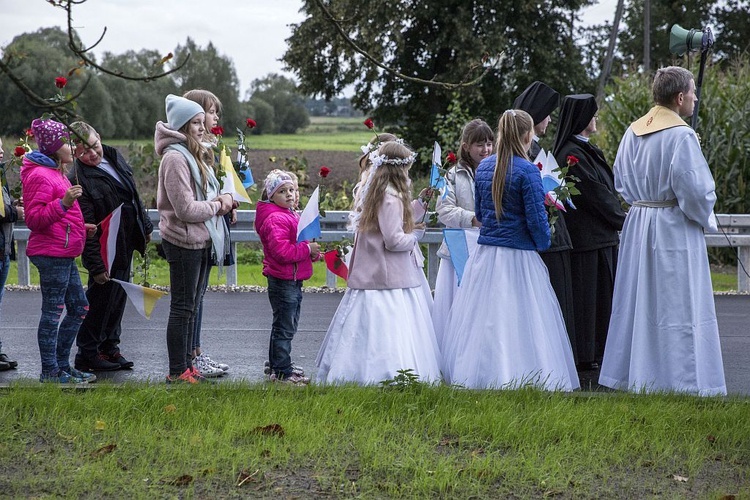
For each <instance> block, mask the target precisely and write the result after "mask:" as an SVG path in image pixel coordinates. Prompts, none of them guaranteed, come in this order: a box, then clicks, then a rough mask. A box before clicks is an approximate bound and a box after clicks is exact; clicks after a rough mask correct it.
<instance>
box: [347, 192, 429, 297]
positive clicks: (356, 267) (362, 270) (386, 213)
mask: <svg viewBox="0 0 750 500" xmlns="http://www.w3.org/2000/svg"><path fill="white" fill-rule="evenodd" d="M403 220H404V206H403V204H402V202H401V200H400V199H399V198H398V196H397V195H396V193H395V191H393V190H391V189H388V190H387V191H386V193H385V197H384V198H383V202H382V203H381V205H380V208H379V209H378V225H379V229H378V230H374V231H373V230H370V231H361V230H360V231H359V232H358V233H357V234H356V236H355V239H354V250H353V251H352V257H351V260H350V262H349V280H348V282H347V286H348V287H349V288H355V289H363V290H388V289H395V288H414V287H417V286H419V285H420V282H421V281H420V278H419V274H418V273H421V272H422V270H421V269H420V268H419V267H417V259H416V258H415V255H414V252H419V251H420V250H419V245H417V237H416V236H415V235H414V234H412V233H405V232H404V228H403Z"/></svg>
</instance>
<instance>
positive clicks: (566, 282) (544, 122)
mask: <svg viewBox="0 0 750 500" xmlns="http://www.w3.org/2000/svg"><path fill="white" fill-rule="evenodd" d="M559 104H560V94H558V93H557V92H556V91H555V90H553V89H552V88H551V87H549V86H548V85H546V84H545V83H542V82H539V81H536V82H534V83H532V84H531V85H529V86H528V87H527V88H526V90H524V91H523V93H522V94H521V95H519V96H518V97H516V100H515V101H514V102H513V108H514V109H522V110H524V111H526V112H527V113H528V114H529V115H531V118H532V119H533V120H534V140H533V141H532V142H531V147H530V148H529V159H530V160H531V161H534V159H535V158H536V157H537V155H538V154H539V152H540V151H541V150H542V147H541V146H540V145H539V137H540V136H542V135H544V133H545V132H546V130H547V126H548V125H549V122H550V114H552V112H553V111H554V110H555V109H557V106H558V105H559ZM552 229H553V230H552V241H551V245H550V247H549V249H548V250H545V251H544V252H540V256H541V257H542V260H543V261H544V263H545V265H546V266H547V270H548V271H549V280H550V283H551V284H552V289H553V290H555V295H556V296H557V301H558V302H559V303H560V310H561V311H562V315H563V319H564V320H565V328H566V330H567V332H568V337H569V338H570V345H571V347H572V348H573V357H574V359H575V360H576V363H577V362H578V360H577V359H576V358H575V353H576V344H575V342H576V337H575V319H574V312H573V282H572V276H571V267H570V250H571V249H572V248H573V245H572V243H571V241H570V235H569V234H568V228H567V227H566V226H565V219H564V218H563V217H558V218H557V221H555V225H554V227H553V228H552Z"/></svg>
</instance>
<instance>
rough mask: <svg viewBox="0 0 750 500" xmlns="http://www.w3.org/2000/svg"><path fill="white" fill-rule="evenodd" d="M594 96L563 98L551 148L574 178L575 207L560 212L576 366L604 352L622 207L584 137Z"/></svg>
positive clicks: (590, 127)
mask: <svg viewBox="0 0 750 500" xmlns="http://www.w3.org/2000/svg"><path fill="white" fill-rule="evenodd" d="M597 111H598V107H597V105H596V99H595V98H594V96H593V95H591V94H576V95H569V96H566V97H565V98H564V99H563V102H562V107H561V110H560V119H559V124H558V127H557V134H556V135H555V145H554V148H553V154H554V156H555V159H556V160H557V163H558V164H559V165H560V166H565V165H568V164H572V165H571V166H570V169H569V171H568V174H569V175H573V176H575V177H577V178H578V179H579V181H578V182H577V183H576V187H577V188H578V189H579V190H580V192H581V194H580V195H577V196H574V197H573V199H572V201H573V203H574V204H575V206H576V209H575V210H570V209H569V210H568V211H567V212H563V217H564V218H565V224H566V226H567V229H568V233H569V234H570V240H571V242H572V244H573V249H572V251H571V256H570V257H571V274H572V285H573V311H574V316H575V319H574V322H575V325H574V330H575V341H573V340H572V339H571V344H572V346H573V350H574V354H575V360H576V363H577V366H578V368H579V369H580V370H591V369H598V368H599V364H600V363H601V361H602V357H603V356H604V345H605V343H606V340H607V330H608V328H609V317H610V315H611V312H612V294H613V291H614V283H615V272H616V269H617V245H618V243H619V236H618V231H620V230H621V229H622V225H623V223H624V222H625V211H624V210H623V209H622V206H621V204H620V199H619V198H618V196H617V192H616V191H615V186H614V175H613V173H612V168H611V167H610V166H609V164H607V161H606V160H605V159H604V154H603V153H602V151H601V149H599V148H597V147H596V146H594V145H593V144H591V142H590V141H589V137H590V136H591V135H592V134H594V133H596V119H597V116H596V113H597Z"/></svg>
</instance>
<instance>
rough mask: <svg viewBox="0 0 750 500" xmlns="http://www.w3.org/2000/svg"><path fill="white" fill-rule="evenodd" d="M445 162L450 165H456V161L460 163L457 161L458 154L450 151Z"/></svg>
mask: <svg viewBox="0 0 750 500" xmlns="http://www.w3.org/2000/svg"><path fill="white" fill-rule="evenodd" d="M445 161H447V162H448V163H456V161H458V160H457V159H456V153H454V152H453V151H448V156H447V157H446V158H445Z"/></svg>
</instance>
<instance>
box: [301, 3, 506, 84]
mask: <svg viewBox="0 0 750 500" xmlns="http://www.w3.org/2000/svg"><path fill="white" fill-rule="evenodd" d="M315 4H316V5H317V6H318V7H319V8H320V10H321V11H322V12H323V15H324V16H325V17H326V19H328V21H329V22H330V23H331V24H333V26H334V28H336V31H338V33H339V35H341V36H342V37H343V38H344V40H345V41H346V43H347V44H348V45H349V46H350V47H351V48H352V49H354V50H355V51H356V52H357V53H358V54H360V55H361V56H362V57H364V58H365V59H367V60H368V61H370V62H371V63H372V64H374V65H375V66H377V67H378V68H380V69H382V70H383V71H385V72H387V73H390V74H391V75H393V76H395V77H397V78H400V79H402V80H406V81H409V82H414V83H419V84H422V85H429V86H433V87H441V88H443V89H447V90H456V89H460V88H463V87H471V86H473V85H476V84H478V83H479V81H480V80H482V78H484V77H485V76H486V75H487V74H488V73H489V72H490V70H492V68H493V67H494V65H490V66H487V67H485V69H484V71H483V72H482V74H481V75H479V76H478V77H476V78H474V79H473V80H471V81H468V82H467V81H462V82H459V83H450V82H441V81H438V80H425V79H423V78H417V77H413V76H409V75H405V74H403V73H401V72H399V71H396V70H395V69H393V68H391V67H390V66H387V65H386V64H385V63H383V62H382V61H379V60H377V59H375V57H373V56H372V55H371V54H370V53H369V52H367V51H366V50H364V49H363V48H361V47H360V46H359V45H357V43H356V42H355V41H354V40H352V39H351V38H350V37H349V35H348V34H347V33H346V31H345V30H344V29H343V28H342V27H341V24H340V23H339V21H337V20H336V18H335V17H334V16H333V14H332V13H331V11H330V10H328V8H327V7H326V6H325V5H324V4H323V0H315ZM499 60H501V58H500V56H499V55H498V57H497V58H496V61H499ZM495 64H497V63H495Z"/></svg>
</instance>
